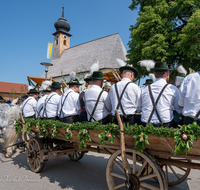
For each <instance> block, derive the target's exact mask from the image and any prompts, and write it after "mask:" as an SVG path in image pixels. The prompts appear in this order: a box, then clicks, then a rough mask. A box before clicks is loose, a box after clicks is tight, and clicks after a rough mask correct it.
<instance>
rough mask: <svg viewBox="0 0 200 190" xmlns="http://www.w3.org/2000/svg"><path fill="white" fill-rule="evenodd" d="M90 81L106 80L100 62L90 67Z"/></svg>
mask: <svg viewBox="0 0 200 190" xmlns="http://www.w3.org/2000/svg"><path fill="white" fill-rule="evenodd" d="M90 74H91V77H90V79H92V80H93V79H94V80H106V79H105V78H104V76H103V73H102V72H101V71H99V62H96V63H93V64H92V66H91V67H90Z"/></svg>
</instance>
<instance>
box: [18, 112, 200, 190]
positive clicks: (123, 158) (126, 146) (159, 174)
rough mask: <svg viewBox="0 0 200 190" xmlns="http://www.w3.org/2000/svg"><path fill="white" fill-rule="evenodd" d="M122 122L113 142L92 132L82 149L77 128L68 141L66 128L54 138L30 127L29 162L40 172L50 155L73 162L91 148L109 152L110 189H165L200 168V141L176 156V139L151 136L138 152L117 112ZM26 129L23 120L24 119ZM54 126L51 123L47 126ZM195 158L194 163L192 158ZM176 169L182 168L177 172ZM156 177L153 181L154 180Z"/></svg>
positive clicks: (97, 132)
mask: <svg viewBox="0 0 200 190" xmlns="http://www.w3.org/2000/svg"><path fill="white" fill-rule="evenodd" d="M116 116H117V119H118V124H119V134H120V135H118V136H117V137H116V138H115V139H114V143H110V142H106V144H105V146H101V145H100V143H99V138H98V134H100V133H101V131H94V130H91V131H89V133H90V138H91V140H92V141H91V142H86V145H87V147H86V148H84V149H81V148H79V146H78V145H79V144H80V141H79V140H78V138H77V136H78V131H76V130H73V136H72V137H71V138H70V139H69V141H66V140H65V130H64V129H62V128H59V134H58V135H57V136H56V138H55V139H51V138H48V137H46V138H44V137H43V136H39V135H37V131H36V126H34V125H32V126H31V131H30V134H29V137H30V139H29V140H27V134H26V133H24V139H25V144H26V147H27V150H26V151H27V163H28V165H29V167H30V169H31V170H32V171H33V172H36V173H37V172H40V171H41V170H42V169H43V167H44V164H45V162H46V161H48V160H49V159H51V158H55V157H60V156H63V155H68V156H69V158H70V159H71V160H73V161H78V160H80V159H81V158H82V157H83V156H84V154H85V153H86V152H88V151H92V152H98V153H104V154H110V158H109V159H108V162H107V167H106V181H107V185H108V189H109V190H114V189H128V190H137V189H140V190H143V189H152V190H158V189H160V190H166V189H168V185H177V184H179V183H181V182H182V181H184V180H185V179H186V178H187V176H188V175H189V173H190V169H200V164H199V163H198V162H196V163H195V162H194V160H200V151H199V150H200V142H199V140H198V141H196V142H194V148H193V149H192V150H191V152H190V153H189V154H187V155H186V156H185V155H176V156H175V155H174V146H175V143H174V139H173V138H166V137H156V136H152V135H149V142H150V145H147V146H146V149H145V151H144V152H139V151H136V150H135V148H134V145H135V139H134V138H133V136H131V135H126V134H125V133H124V131H123V125H122V122H121V120H120V117H119V114H118V112H117V111H116ZM21 119H22V126H23V130H24V126H25V123H24V119H23V118H22V116H21ZM48 128H49V129H51V126H49V127H48ZM191 160H193V162H192V161H191ZM177 170H179V171H180V172H179V171H178V172H177ZM170 171H171V172H170ZM152 179H153V180H152Z"/></svg>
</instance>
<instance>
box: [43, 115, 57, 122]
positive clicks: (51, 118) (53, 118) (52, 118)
mask: <svg viewBox="0 0 200 190" xmlns="http://www.w3.org/2000/svg"><path fill="white" fill-rule="evenodd" d="M43 119H47V120H54V121H55V120H57V119H58V117H57V116H56V117H44V118H43Z"/></svg>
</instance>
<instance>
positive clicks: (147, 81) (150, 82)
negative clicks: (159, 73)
mask: <svg viewBox="0 0 200 190" xmlns="http://www.w3.org/2000/svg"><path fill="white" fill-rule="evenodd" d="M152 83H153V80H152V79H147V80H146V82H145V83H144V84H143V85H145V84H152Z"/></svg>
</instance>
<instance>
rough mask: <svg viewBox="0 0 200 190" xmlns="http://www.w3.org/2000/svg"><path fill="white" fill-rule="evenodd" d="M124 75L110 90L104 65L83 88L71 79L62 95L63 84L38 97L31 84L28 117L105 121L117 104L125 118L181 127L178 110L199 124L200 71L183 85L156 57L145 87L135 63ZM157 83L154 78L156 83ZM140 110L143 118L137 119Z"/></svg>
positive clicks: (26, 104) (186, 121) (109, 119)
mask: <svg viewBox="0 0 200 190" xmlns="http://www.w3.org/2000/svg"><path fill="white" fill-rule="evenodd" d="M119 70H120V72H121V76H122V80H121V81H119V82H117V83H115V84H113V85H112V86H111V88H110V91H109V93H108V92H106V91H105V90H103V89H102V87H103V82H104V80H105V79H104V76H103V73H102V72H101V71H94V72H93V74H92V75H91V76H90V77H88V78H85V79H84V80H85V82H86V89H85V90H84V91H82V92H81V93H80V94H79V93H78V92H79V87H80V85H82V84H81V83H79V81H78V80H77V79H76V78H74V79H72V80H71V81H70V82H69V83H67V84H68V85H69V89H68V90H67V91H66V92H65V93H63V94H62V95H61V86H60V84H59V83H58V82H53V83H52V85H51V86H50V88H51V90H45V91H44V93H45V95H44V96H43V97H42V98H40V99H39V100H38V102H37V101H36V100H35V98H36V96H37V94H38V92H37V91H36V90H35V89H31V90H30V91H29V92H28V95H29V97H28V98H27V99H26V100H25V101H24V102H23V105H22V114H23V117H25V118H29V117H31V118H32V117H36V118H41V119H52V120H56V119H59V120H60V121H61V122H65V123H73V122H77V121H81V122H83V121H89V122H93V121H98V122H102V123H103V124H107V123H111V122H115V123H117V120H116V117H115V110H116V109H117V110H118V112H119V115H120V117H121V119H122V122H123V123H129V124H130V125H132V124H134V123H136V122H137V123H138V124H142V125H143V126H145V125H146V124H148V123H152V124H153V125H154V126H158V127H159V126H164V127H176V126H177V123H176V122H175V121H174V113H177V114H179V115H180V116H181V117H182V118H183V122H182V124H190V123H193V121H197V123H198V124H200V117H199V115H200V111H199V110H200V85H199V84H200V73H199V72H195V73H193V74H189V75H188V76H186V77H185V79H184V80H183V83H182V85H181V86H180V88H179V89H178V88H177V87H176V86H174V85H172V84H168V81H169V75H170V69H169V68H168V66H167V64H166V63H165V62H156V63H155V67H154V68H153V69H152V71H153V72H154V74H155V77H156V80H155V81H154V82H153V83H152V82H150V81H148V82H147V83H149V85H147V86H146V87H145V88H142V89H141V88H140V87H139V86H137V85H136V84H135V83H133V79H134V78H135V77H137V75H138V72H137V70H136V69H135V68H133V67H132V66H129V65H126V66H122V67H120V68H119ZM151 83H152V84H151ZM138 114H139V115H141V120H138V117H137V116H138Z"/></svg>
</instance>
